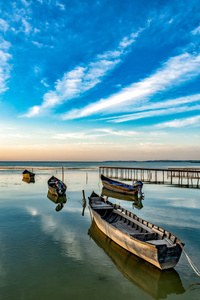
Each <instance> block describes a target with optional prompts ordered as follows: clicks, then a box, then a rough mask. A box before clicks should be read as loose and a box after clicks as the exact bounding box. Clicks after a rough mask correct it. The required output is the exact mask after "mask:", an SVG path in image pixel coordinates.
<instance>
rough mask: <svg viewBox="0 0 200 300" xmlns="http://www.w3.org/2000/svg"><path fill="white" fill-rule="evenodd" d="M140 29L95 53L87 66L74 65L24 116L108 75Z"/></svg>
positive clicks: (72, 95) (79, 91)
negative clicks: (114, 47)
mask: <svg viewBox="0 0 200 300" xmlns="http://www.w3.org/2000/svg"><path fill="white" fill-rule="evenodd" d="M141 31H142V29H140V30H139V31H138V32H137V33H135V34H131V35H130V37H126V38H125V41H124V39H123V40H122V41H121V42H120V44H119V46H118V48H117V49H115V50H113V51H106V52H104V53H103V54H99V55H97V57H96V59H95V60H94V61H92V62H90V63H89V64H88V65H87V66H86V65H85V66H84V65H81V66H76V67H75V68H74V69H73V70H72V71H69V72H68V73H65V74H64V76H63V77H62V78H61V79H59V80H57V82H56V83H55V90H51V91H49V92H48V93H46V94H45V95H44V97H43V102H42V104H41V105H40V106H35V107H31V108H30V110H29V112H28V113H27V114H25V115H24V116H25V117H32V116H34V115H37V114H39V113H40V112H41V111H43V109H46V108H53V107H55V106H56V105H60V104H62V103H63V102H65V101H67V100H70V99H72V98H76V97H78V96H80V95H81V94H83V93H84V92H86V91H88V90H90V89H91V88H93V87H95V86H96V85H97V84H98V83H99V82H101V80H102V78H103V77H104V76H106V75H108V73H109V72H111V71H112V70H113V69H114V68H115V67H116V66H117V65H118V64H119V63H120V62H121V59H122V56H123V55H125V54H126V53H127V51H128V47H129V46H130V45H131V44H132V43H133V42H134V41H135V39H136V37H137V36H138V35H139V33H140V32H141Z"/></svg>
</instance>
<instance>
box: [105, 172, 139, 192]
mask: <svg viewBox="0 0 200 300" xmlns="http://www.w3.org/2000/svg"><path fill="white" fill-rule="evenodd" d="M101 180H102V184H103V187H105V188H106V189H108V190H110V191H113V192H118V193H121V194H125V195H131V196H137V195H138V188H137V187H134V186H133V185H129V184H124V185H125V186H123V183H121V182H119V181H116V180H111V179H110V178H107V177H105V176H103V175H101ZM115 183H117V184H120V185H117V184H115Z"/></svg>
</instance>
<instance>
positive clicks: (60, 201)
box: [47, 191, 67, 211]
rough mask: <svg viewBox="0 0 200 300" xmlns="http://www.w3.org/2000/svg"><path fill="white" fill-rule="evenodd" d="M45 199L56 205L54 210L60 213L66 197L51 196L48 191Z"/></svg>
mask: <svg viewBox="0 0 200 300" xmlns="http://www.w3.org/2000/svg"><path fill="white" fill-rule="evenodd" d="M47 198H49V199H50V200H51V201H52V202H54V203H56V204H57V206H56V208H55V210H56V211H60V210H61V209H62V208H63V207H64V203H66V202H67V197H66V195H62V196H56V195H53V194H51V193H50V192H49V191H48V194H47Z"/></svg>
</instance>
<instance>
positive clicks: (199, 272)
mask: <svg viewBox="0 0 200 300" xmlns="http://www.w3.org/2000/svg"><path fill="white" fill-rule="evenodd" d="M179 245H180V246H181V248H182V250H183V252H184V253H185V256H186V258H187V260H188V262H189V264H190V266H191V267H192V269H193V270H194V272H195V273H196V274H197V276H199V277H200V271H199V270H198V269H197V267H196V266H195V265H194V263H193V262H192V260H191V259H190V258H189V256H188V255H187V253H186V251H185V249H184V247H183V245H182V244H181V243H179Z"/></svg>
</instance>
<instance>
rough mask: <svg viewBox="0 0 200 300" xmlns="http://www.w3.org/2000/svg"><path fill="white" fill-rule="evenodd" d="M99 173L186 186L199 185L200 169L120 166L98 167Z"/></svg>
mask: <svg viewBox="0 0 200 300" xmlns="http://www.w3.org/2000/svg"><path fill="white" fill-rule="evenodd" d="M99 173H100V174H103V175H105V176H107V177H111V178H116V179H121V180H125V181H136V180H141V181H142V182H147V183H156V184H173V185H179V186H186V187H195V188H199V187H200V183H199V181H200V169H192V168H178V169H176V168H169V169H148V168H146V169H145V168H121V167H107V166H101V167H99Z"/></svg>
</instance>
